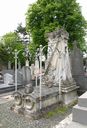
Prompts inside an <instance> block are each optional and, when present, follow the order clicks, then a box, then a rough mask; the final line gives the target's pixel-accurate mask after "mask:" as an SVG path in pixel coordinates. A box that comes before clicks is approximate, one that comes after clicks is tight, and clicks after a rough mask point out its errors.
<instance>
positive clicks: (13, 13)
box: [0, 0, 87, 36]
mask: <svg viewBox="0 0 87 128" xmlns="http://www.w3.org/2000/svg"><path fill="white" fill-rule="evenodd" d="M35 1H36V0H0V36H2V35H4V34H5V33H8V32H10V31H14V30H15V29H16V28H17V25H18V23H21V22H22V23H23V25H24V24H25V13H26V11H27V8H28V5H29V4H31V3H33V2H35ZM77 1H78V2H79V3H80V5H81V6H82V13H83V15H84V17H85V18H86V19H87V0H77Z"/></svg>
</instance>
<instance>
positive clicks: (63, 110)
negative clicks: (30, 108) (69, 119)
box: [45, 106, 68, 118]
mask: <svg viewBox="0 0 87 128" xmlns="http://www.w3.org/2000/svg"><path fill="white" fill-rule="evenodd" d="M67 111H68V107H66V106H64V107H59V108H56V109H54V110H52V111H50V112H47V113H46V115H45V117H46V118H50V117H52V116H55V115H57V114H60V115H64V114H65V113H66V112H67Z"/></svg>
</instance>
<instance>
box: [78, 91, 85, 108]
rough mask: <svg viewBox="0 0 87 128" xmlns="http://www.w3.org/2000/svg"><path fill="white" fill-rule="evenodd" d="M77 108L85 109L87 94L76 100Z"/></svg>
mask: <svg viewBox="0 0 87 128" xmlns="http://www.w3.org/2000/svg"><path fill="white" fill-rule="evenodd" d="M78 106H81V107H87V92H85V93H84V94H83V95H81V96H80V97H79V98H78Z"/></svg>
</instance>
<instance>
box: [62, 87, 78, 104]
mask: <svg viewBox="0 0 87 128" xmlns="http://www.w3.org/2000/svg"><path fill="white" fill-rule="evenodd" d="M78 88H79V87H78V86H75V85H74V86H70V87H63V88H62V95H63V103H64V104H65V105H69V104H72V103H73V102H74V101H76V100H77V98H78V96H77V89H78Z"/></svg>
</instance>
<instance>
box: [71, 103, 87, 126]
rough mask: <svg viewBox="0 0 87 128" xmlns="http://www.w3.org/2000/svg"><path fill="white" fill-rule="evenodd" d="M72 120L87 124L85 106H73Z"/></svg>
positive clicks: (86, 109)
mask: <svg viewBox="0 0 87 128" xmlns="http://www.w3.org/2000/svg"><path fill="white" fill-rule="evenodd" d="M73 121H75V122H78V123H81V124H84V125H87V107H86V108H85V107H81V106H78V105H76V106H74V107H73Z"/></svg>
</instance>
